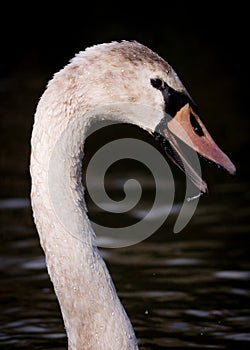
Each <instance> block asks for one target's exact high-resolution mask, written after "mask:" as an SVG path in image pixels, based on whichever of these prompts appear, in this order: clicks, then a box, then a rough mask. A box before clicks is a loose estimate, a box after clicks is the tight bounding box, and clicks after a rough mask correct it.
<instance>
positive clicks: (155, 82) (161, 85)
mask: <svg viewBox="0 0 250 350" xmlns="http://www.w3.org/2000/svg"><path fill="white" fill-rule="evenodd" d="M150 82H151V85H152V86H153V87H154V88H156V89H157V90H160V91H162V90H164V89H165V88H166V87H167V84H166V83H165V81H163V80H161V79H158V78H157V79H151V80H150Z"/></svg>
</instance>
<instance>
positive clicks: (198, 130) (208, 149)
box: [163, 103, 236, 192]
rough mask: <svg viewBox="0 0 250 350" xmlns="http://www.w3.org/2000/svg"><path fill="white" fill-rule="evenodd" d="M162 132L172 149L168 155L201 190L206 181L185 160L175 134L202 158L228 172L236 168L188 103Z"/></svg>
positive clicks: (230, 172) (205, 188)
mask: <svg viewBox="0 0 250 350" xmlns="http://www.w3.org/2000/svg"><path fill="white" fill-rule="evenodd" d="M163 133H164V135H165V136H166V138H167V139H168V141H169V143H170V145H171V147H172V150H173V151H174V152H172V153H174V156H170V157H171V158H172V160H173V161H174V162H175V163H176V164H177V165H178V166H179V167H180V168H181V169H182V170H183V171H185V172H187V173H188V175H189V177H190V178H191V180H192V181H193V183H194V184H195V185H196V186H197V187H199V188H200V190H201V191H202V192H206V191H207V186H206V183H205V182H204V181H203V180H202V179H201V178H200V176H199V174H198V173H197V172H196V171H195V170H194V169H193V167H192V166H191V165H190V164H189V163H188V162H187V159H186V157H185V155H184V154H183V151H182V150H181V148H180V145H179V143H178V142H177V139H176V138H175V136H177V137H178V138H179V139H180V140H181V141H183V142H184V143H185V144H187V145H188V146H189V147H191V148H192V149H193V150H194V151H196V152H197V153H199V154H200V155H201V156H203V157H204V158H206V159H208V160H210V161H212V162H214V163H216V164H217V166H219V167H222V168H224V169H225V170H227V171H228V172H229V174H234V173H235V171H236V168H235V166H234V164H233V163H232V162H231V160H230V159H229V158H228V156H227V155H226V154H225V153H224V152H222V150H221V149H220V148H219V147H218V146H217V145H216V143H215V142H214V140H213V139H212V137H211V136H210V134H209V133H208V131H207V129H206V128H205V126H204V125H203V123H202V122H201V120H200V118H199V117H198V115H197V114H196V113H195V112H194V111H193V110H192V108H191V106H190V104H189V103H187V104H185V105H184V106H183V107H182V108H181V109H180V110H179V111H178V112H177V113H176V115H175V116H174V118H172V119H170V120H169V122H168V123H167V126H166V128H164V130H163ZM176 156H177V159H176ZM181 163H182V164H181Z"/></svg>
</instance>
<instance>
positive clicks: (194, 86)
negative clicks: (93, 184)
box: [0, 2, 249, 197]
mask: <svg viewBox="0 0 250 350" xmlns="http://www.w3.org/2000/svg"><path fill="white" fill-rule="evenodd" d="M163 5H164V7H163ZM90 6H92V7H90V8H87V7H85V6H84V5H83V4H79V3H74V2H71V3H70V4H68V3H66V4H62V3H61V5H60V7H57V8H56V7H55V8H52V7H51V5H46V4H44V3H42V4H40V5H39V4H38V5H35V7H33V8H32V5H29V6H27V7H25V5H23V4H22V5H16V4H15V5H13V4H10V5H6V9H5V11H3V12H2V21H1V64H0V79H1V80H0V93H1V94H0V120H1V141H0V155H1V156H0V167H1V173H3V174H4V175H5V176H4V180H3V181H4V183H3V186H2V191H1V192H2V193H1V195H2V196H3V197H6V196H25V197H26V196H28V195H29V193H28V191H29V173H28V162H29V152H30V148H29V147H30V146H29V140H30V133H31V127H32V123H33V114H34V111H35V107H36V104H37V102H38V99H39V97H40V95H41V94H42V92H43V90H44V89H45V86H46V83H47V81H48V80H49V79H50V78H51V77H52V75H53V74H54V73H55V72H56V71H57V70H59V69H61V68H62V67H63V66H64V65H65V64H67V63H68V61H69V60H70V59H71V58H72V57H73V56H74V55H75V53H77V52H79V51H81V50H84V49H85V48H86V47H87V46H91V45H93V44H98V43H102V42H109V41H112V40H122V39H128V40H137V41H140V42H141V43H143V44H145V45H148V46H149V47H150V48H151V49H153V50H154V51H156V52H157V53H159V54H160V55H161V56H162V57H164V58H165V59H166V60H167V61H168V62H169V63H170V64H171V65H172V66H173V68H174V69H175V70H176V72H177V74H178V75H179V77H180V78H181V80H182V81H183V83H184V85H186V87H187V89H188V90H189V92H190V94H191V95H192V97H193V98H194V100H195V101H196V102H197V103H198V106H199V109H200V115H201V117H202V119H203V121H204V122H205V125H206V126H207V128H208V130H209V131H210V133H211V134H212V135H213V137H214V139H215V141H216V142H217V143H218V144H219V146H221V148H222V149H223V150H224V151H225V152H226V153H227V154H228V155H230V157H231V158H232V160H233V161H234V162H235V164H236V166H237V169H238V173H237V176H245V175H246V172H247V171H246V170H247V165H248V149H249V136H248V135H249V115H248V100H249V81H248V77H249V74H248V73H249V54H248V45H249V34H248V22H249V19H248V10H247V9H246V8H244V7H240V6H239V5H238V4H232V5H228V4H227V6H226V7H224V8H223V7H222V8H218V7H217V6H216V5H213V4H211V3H209V5H208V4H205V3H204V4H202V5H200V6H198V7H197V5H192V3H189V4H187V3H185V5H184V4H182V3H178V2H177V3H176V4H173V3H172V2H164V3H162V4H161V3H155V4H148V5H147V4H146V3H143V5H138V6H139V8H138V9H135V8H134V4H129V3H119V4H118V3H117V4H114V5H112V6H111V5H108V4H106V3H103V4H102V5H100V4H97V3H95V4H93V5H91V4H90ZM13 177H15V180H18V179H19V180H18V181H17V183H18V186H15V185H14V181H13V186H12V187H11V186H9V185H10V184H9V181H12V179H13ZM22 179H23V180H24V181H23V185H21V183H22ZM15 183H16V181H15ZM10 188H11V189H10ZM7 189H8V190H7ZM9 191H10V192H11V193H9Z"/></svg>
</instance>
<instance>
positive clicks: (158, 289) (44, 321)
mask: <svg viewBox="0 0 250 350" xmlns="http://www.w3.org/2000/svg"><path fill="white" fill-rule="evenodd" d="M236 193H237V196H236V195H235V194H236ZM249 193H250V192H249V188H248V187H247V184H245V183H237V181H234V182H233V183H230V186H229V185H228V184H226V183H223V184H220V185H218V184H217V185H215V187H214V189H213V194H212V195H211V196H208V197H206V198H204V199H202V200H201V201H200V203H199V206H198V210H197V212H196V214H195V216H194V217H193V219H192V220H191V222H190V223H189V225H188V226H187V227H186V229H185V230H184V231H183V232H181V233H180V234H176V235H174V234H171V233H166V232H167V229H166V226H165V225H163V226H162V228H161V229H160V230H159V232H157V233H156V234H154V235H153V236H152V237H150V238H149V239H147V240H145V241H143V242H141V243H140V244H137V245H134V246H131V247H127V248H122V249H103V250H102V255H103V257H104V259H105V261H106V262H107V265H108V267H109V269H110V271H111V274H112V277H113V279H114V281H115V284H116V286H117V290H118V293H119V295H120V297H121V300H122V302H123V304H124V306H125V308H126V309H127V312H128V314H129V316H130V318H131V320H132V323H133V325H134V327H135V330H136V334H137V337H138V339H139V344H140V349H142V350H149V349H166V348H171V349H177V348H178V349H186V348H188V349H201V348H202V349H206V348H207V349H210V348H213V349H237V350H238V349H248V348H249V346H250V290H249V285H250V284H249V281H250V262H249V250H250V248H249V247H250V236H249V230H250V227H249V225H248V224H247V222H248V217H249V214H250V205H249ZM177 208H178V206H176V207H175V209H176V210H174V211H172V213H171V216H172V219H174V218H175V217H176V215H177V211H178V210H177ZM0 209H1V210H0V215H1V219H2V223H3V225H2V230H1V240H2V244H1V247H0V255H1V263H0V269H1V285H0V296H1V328H0V341H1V349H58V350H59V349H66V347H67V341H66V336H65V332H64V327H63V323H62V320H61V315H60V311H59V308H58V304H57V300H56V298H55V295H54V293H53V288H52V285H51V283H50V281H49V278H48V275H47V272H46V267H45V261H44V256H43V253H42V250H41V248H40V246H39V242H38V237H37V234H36V231H35V228H34V225H33V221H32V217H31V210H30V207H29V201H28V199H19V200H15V199H12V200H8V201H1V203H0ZM144 209H145V208H144ZM144 209H143V208H141V207H140V208H138V212H134V213H133V215H134V217H137V218H138V217H140V215H141V210H144ZM139 210H140V211H139ZM130 214H131V215H132V213H130ZM91 215H92V219H93V218H95V215H96V217H97V218H98V216H99V215H100V213H99V212H97V211H96V212H95V211H94V209H93V210H92V213H91ZM127 219H128V218H124V220H127ZM170 224H171V218H170Z"/></svg>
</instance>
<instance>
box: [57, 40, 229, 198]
mask: <svg viewBox="0 0 250 350" xmlns="http://www.w3.org/2000/svg"><path fill="white" fill-rule="evenodd" d="M60 74H61V72H59V73H57V75H58V76H59V78H60ZM63 74H66V75H67V76H68V79H64V81H66V83H65V84H66V85H67V87H66V88H67V89H68V87H69V86H70V85H72V89H68V90H69V93H70V98H69V96H66V97H65V98H66V99H67V100H72V99H73V98H74V92H75V91H77V92H78V95H77V96H75V98H76V99H77V101H78V105H79V106H80V107H81V108H82V107H85V109H86V108H94V107H95V106H100V105H111V104H114V103H116V104H117V103H128V104H136V105H141V106H148V107H149V108H151V109H152V110H155V111H158V112H159V113H152V115H150V113H147V115H145V114H144V113H141V114H138V115H137V116H136V118H134V119H133V118H132V119H131V120H130V121H131V123H134V124H137V125H138V126H140V127H141V128H143V129H145V130H147V131H149V132H150V133H151V134H152V135H153V136H154V137H155V138H156V139H157V140H159V141H160V142H161V143H162V145H163V147H164V149H165V150H166V153H167V155H168V156H169V157H170V158H171V159H172V160H173V161H174V163H175V164H176V165H177V166H178V167H179V168H181V169H182V170H183V171H186V169H187V168H186V166H184V165H185V164H188V175H189V177H190V179H191V180H192V181H193V183H194V184H196V185H197V186H198V187H199V189H200V190H201V191H202V192H206V190H207V187H206V184H205V182H204V181H200V178H199V175H198V174H197V172H196V171H195V170H194V169H193V167H192V166H191V165H190V164H189V163H188V160H187V159H186V158H185V155H184V154H183V152H182V150H181V147H180V143H182V142H184V143H185V144H187V145H188V146H189V147H191V148H192V149H193V150H194V151H195V152H197V153H198V154H200V155H201V156H202V157H203V158H205V159H207V160H209V161H211V162H214V163H215V164H216V165H217V166H218V167H222V168H224V169H225V170H226V171H227V172H229V173H230V174H234V173H235V166H234V165H233V163H232V162H231V161H230V159H229V158H228V157H227V155H226V154H225V153H224V152H222V150H221V149H220V148H219V147H218V146H217V145H216V143H215V142H214V140H213V139H212V137H211V136H210V134H209V132H208V131H207V129H206V127H205V126H204V124H203V123H202V121H201V119H200V117H199V116H198V108H197V105H196V104H195V102H194V100H193V99H192V98H191V96H190V94H189V93H188V91H187V89H186V88H185V86H184V85H183V84H182V82H181V80H180V79H179V77H178V75H177V74H176V72H175V71H174V70H173V68H172V67H171V66H170V65H169V64H168V63H167V62H166V61H165V60H164V59H163V58H161V57H160V56H159V55H158V54H156V53H155V52H153V51H152V50H151V49H149V48H148V47H146V46H144V45H142V44H140V43H138V42H136V41H121V42H111V43H107V44H99V45H94V46H92V47H89V48H87V49H86V50H85V51H82V52H80V53H78V54H77V55H76V56H75V57H74V58H73V59H72V60H71V62H70V64H69V65H68V66H67V67H66V70H65V69H64V70H63ZM55 78H56V77H55ZM54 80H55V81H56V80H57V79H54ZM60 82H62V80H61V81H60ZM76 87H77V88H76ZM86 96H87V100H86ZM67 103H68V102H67Z"/></svg>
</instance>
